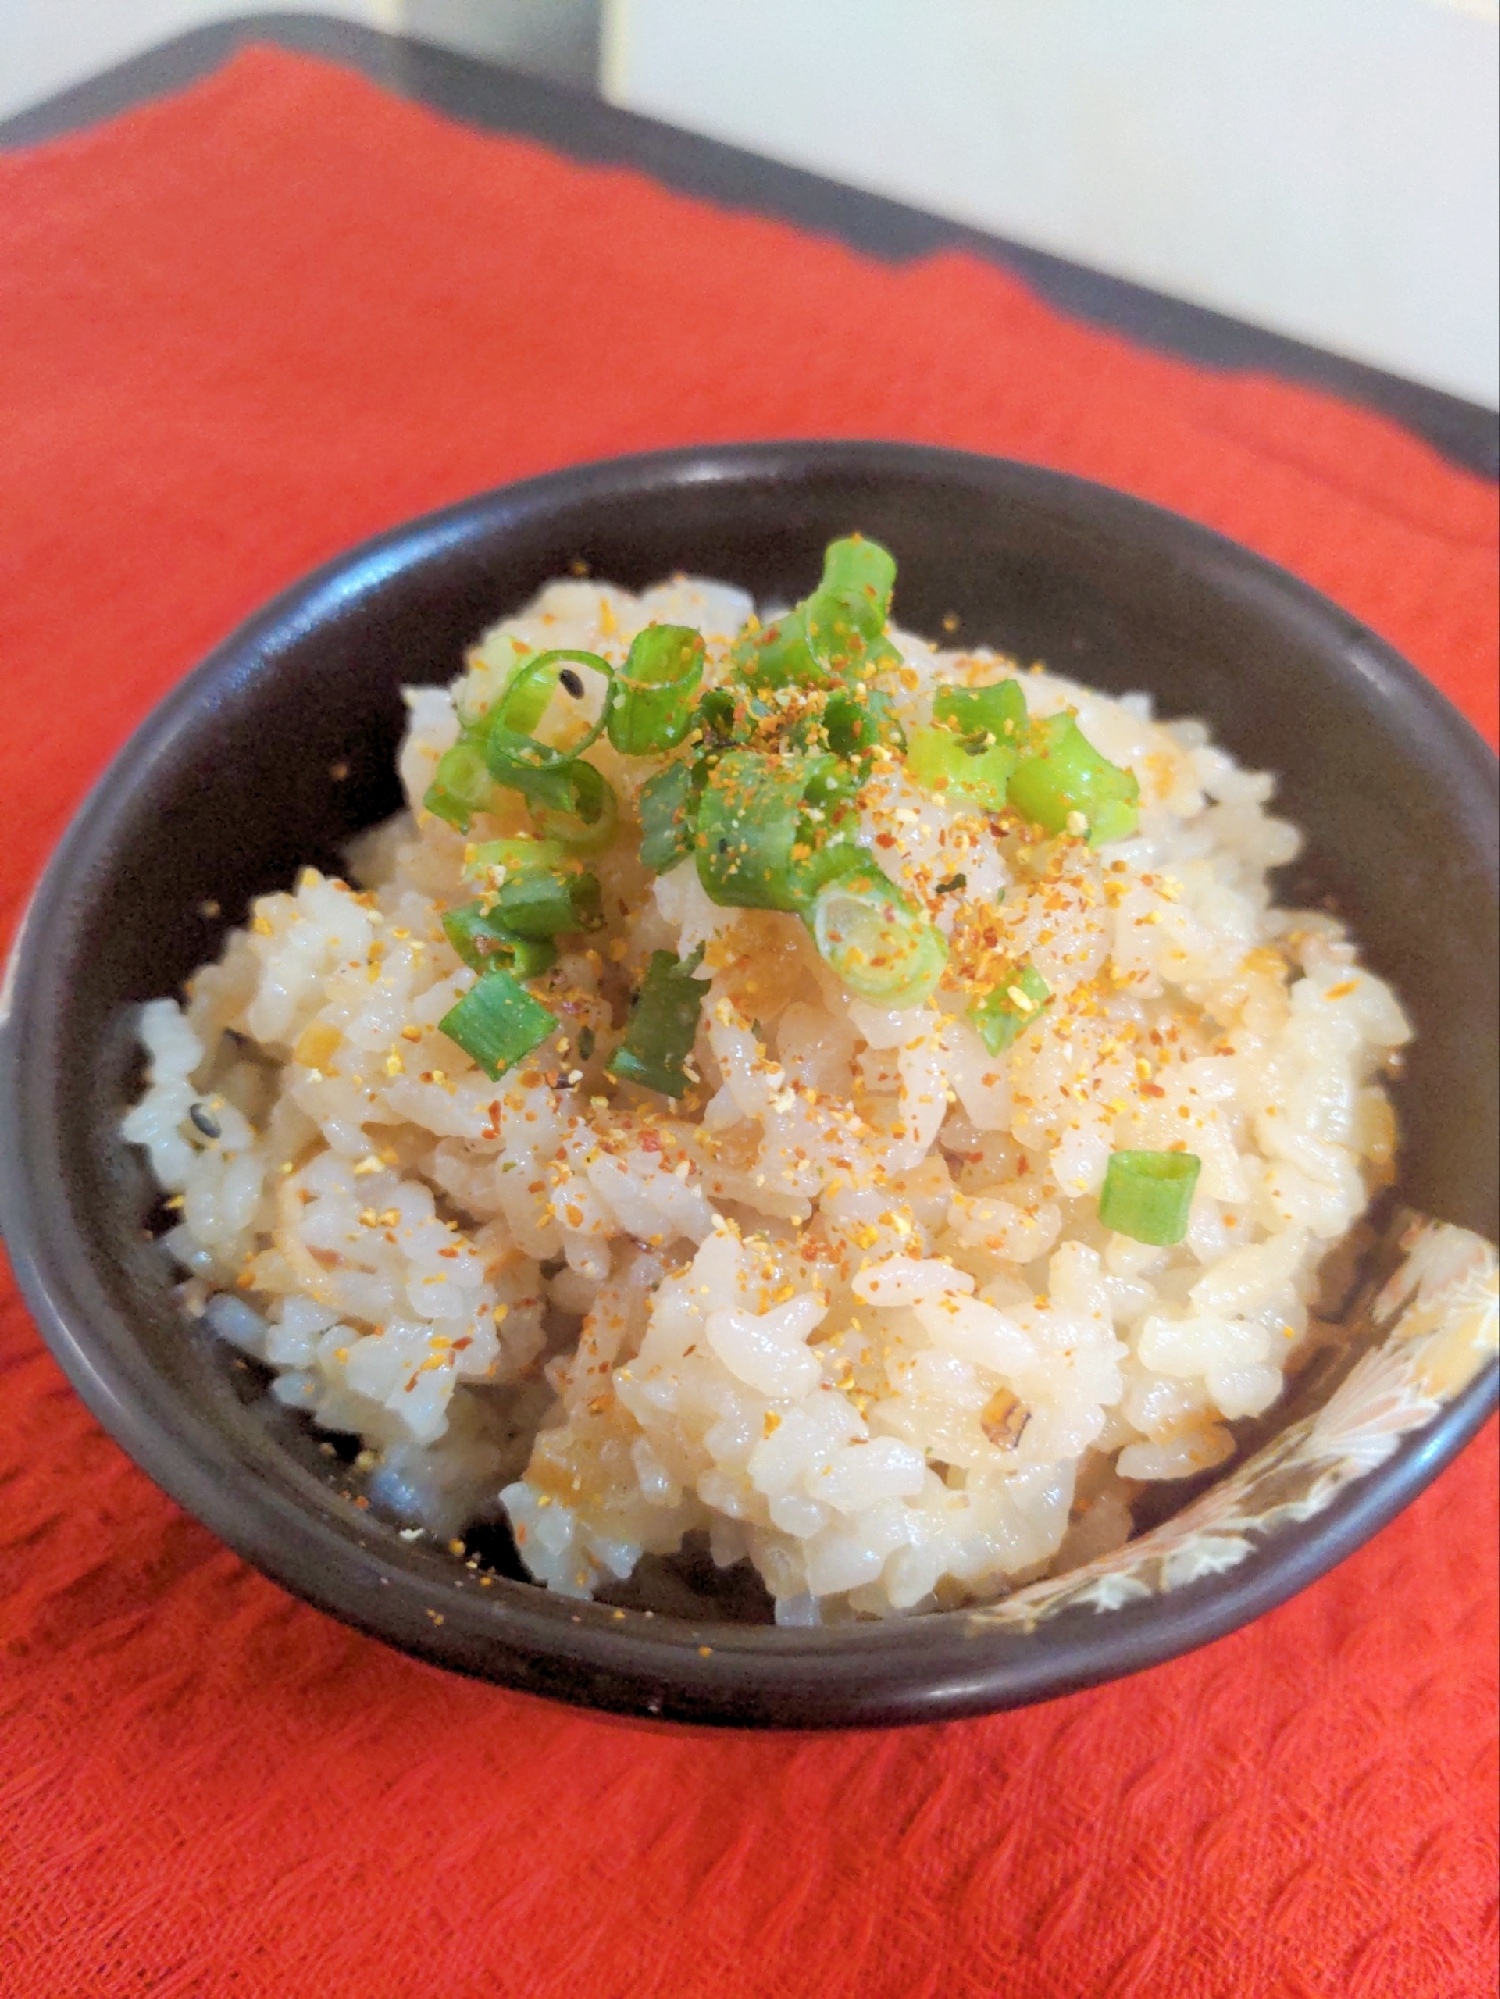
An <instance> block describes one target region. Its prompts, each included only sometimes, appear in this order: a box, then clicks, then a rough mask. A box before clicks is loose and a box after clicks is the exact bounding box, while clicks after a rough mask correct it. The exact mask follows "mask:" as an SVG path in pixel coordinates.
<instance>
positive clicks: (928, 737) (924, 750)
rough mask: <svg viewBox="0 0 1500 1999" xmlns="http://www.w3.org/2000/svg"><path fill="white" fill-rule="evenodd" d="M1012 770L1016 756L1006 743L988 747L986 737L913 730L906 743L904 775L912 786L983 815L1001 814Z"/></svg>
mask: <svg viewBox="0 0 1500 1999" xmlns="http://www.w3.org/2000/svg"><path fill="white" fill-rule="evenodd" d="M986 744H988V745H989V747H988V748H986ZM1015 768H1016V752H1015V751H1014V750H1013V749H1012V748H1011V747H1010V745H1009V744H1008V743H990V740H989V737H988V736H969V737H965V736H955V735H954V733H953V731H952V730H951V729H913V730H912V732H911V737H910V740H909V742H908V743H907V748H906V774H907V776H908V777H909V778H910V779H911V781H912V783H913V784H916V785H920V786H921V788H922V790H923V791H930V792H933V793H935V794H936V795H937V796H939V797H942V798H954V799H957V800H959V801H961V802H962V803H963V804H965V805H977V806H978V807H979V808H980V810H981V811H983V812H999V811H1001V810H1003V808H1004V806H1005V801H1006V796H1007V787H1008V785H1009V783H1010V778H1011V773H1012V772H1013V771H1014V770H1015Z"/></svg>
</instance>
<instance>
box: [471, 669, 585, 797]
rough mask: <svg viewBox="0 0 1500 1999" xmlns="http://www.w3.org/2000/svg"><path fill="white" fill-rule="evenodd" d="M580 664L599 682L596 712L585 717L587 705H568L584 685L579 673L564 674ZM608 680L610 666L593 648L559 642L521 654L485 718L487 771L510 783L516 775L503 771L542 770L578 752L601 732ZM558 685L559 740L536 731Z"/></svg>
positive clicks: (566, 761) (573, 759)
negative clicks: (563, 705) (564, 704)
mask: <svg viewBox="0 0 1500 1999" xmlns="http://www.w3.org/2000/svg"><path fill="white" fill-rule="evenodd" d="M580 666H581V667H584V668H585V669H586V670H587V671H588V672H589V673H591V674H594V675H596V676H598V677H600V678H602V680H603V683H604V685H603V687H602V689H601V690H600V692H599V697H598V698H599V706H598V712H597V714H596V715H595V717H594V719H593V720H592V721H589V720H588V719H587V711H585V710H582V709H574V707H573V703H574V702H575V701H579V700H581V698H582V695H583V693H584V692H585V688H584V684H583V679H582V675H580V674H579V673H577V672H576V671H573V672H572V673H571V681H570V679H569V677H568V676H569V674H570V671H571V670H572V669H574V668H577V667H580ZM573 682H576V683H577V684H578V693H577V694H574V692H573V687H572V683H573ZM613 682H614V669H613V668H612V667H611V666H610V664H609V662H608V661H607V660H603V659H601V658H600V657H599V655H598V653H594V652H579V651H577V650H576V649H574V648H572V647H563V648H559V649H558V650H556V651H553V652H539V653H537V654H536V655H535V657H534V658H531V659H527V660H523V661H522V663H521V665H520V666H518V667H517V668H516V671H515V672H514V674H512V676H511V678H510V681H509V682H508V683H507V685H506V688H505V691H504V692H503V693H502V694H501V696H500V699H499V700H498V701H497V702H496V703H495V705H494V707H493V708H492V709H491V710H490V713H489V716H488V718H487V720H486V721H485V723H484V751H485V756H486V758H487V759H488V762H489V766H490V772H491V774H492V776H494V777H495V778H496V779H498V781H499V782H500V783H501V784H510V783H514V781H515V780H514V779H513V778H512V777H511V776H509V775H508V772H510V771H511V770H513V769H514V768H516V767H519V768H520V769H522V770H543V769H545V768H546V767H547V766H548V765H557V764H568V763H572V762H574V761H575V760H576V759H577V758H578V757H581V756H582V755H583V753H584V751H585V750H586V749H587V748H588V747H589V745H590V744H591V743H594V742H597V741H598V739H599V737H600V736H601V735H602V734H603V733H604V723H605V716H606V714H607V713H608V710H609V706H610V694H611V692H612V688H613ZM559 687H561V688H562V689H563V691H564V693H565V694H566V696H567V700H568V709H567V710H566V711H564V718H563V725H562V726H563V734H562V740H561V741H559V742H548V741H546V740H544V739H543V738H542V737H540V736H538V735H537V733H536V731H537V730H538V729H539V728H540V727H541V724H542V722H543V721H544V720H545V719H546V717H547V714H548V711H549V710H550V709H551V707H552V705H553V695H554V693H555V691H556V690H557V689H558V688H559Z"/></svg>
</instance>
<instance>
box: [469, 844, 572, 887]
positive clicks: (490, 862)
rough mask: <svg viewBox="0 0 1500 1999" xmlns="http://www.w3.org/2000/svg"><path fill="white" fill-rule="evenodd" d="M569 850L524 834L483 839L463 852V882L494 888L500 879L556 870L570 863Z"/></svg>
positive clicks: (560, 845)
mask: <svg viewBox="0 0 1500 1999" xmlns="http://www.w3.org/2000/svg"><path fill="white" fill-rule="evenodd" d="M567 858H568V856H567V851H566V849H565V848H564V847H563V845H562V843H561V842H560V841H557V840H532V839H528V838H527V837H526V836H525V835H522V836H521V837H520V838H519V839H515V840H484V841H482V842H481V843H480V844H479V845H478V846H477V847H466V848H465V849H464V880H465V881H468V882H473V883H474V885H475V886H476V887H477V888H486V889H488V888H494V887H496V886H497V877H498V879H499V881H503V880H504V879H505V877H506V876H507V875H508V874H511V873H512V872H514V873H516V874H531V873H534V872H535V871H536V870H537V869H538V868H549V869H552V870H554V871H556V870H558V869H560V868H562V866H563V865H564V863H565V862H566V861H567Z"/></svg>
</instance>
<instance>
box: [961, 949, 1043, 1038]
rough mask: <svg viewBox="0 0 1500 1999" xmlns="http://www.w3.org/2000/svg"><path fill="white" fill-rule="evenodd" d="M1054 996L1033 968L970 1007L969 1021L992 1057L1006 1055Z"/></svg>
mask: <svg viewBox="0 0 1500 1999" xmlns="http://www.w3.org/2000/svg"><path fill="white" fill-rule="evenodd" d="M1051 997H1052V988H1051V987H1050V986H1049V985H1048V984H1047V981H1046V980H1045V979H1044V978H1043V977H1042V975H1041V973H1040V972H1038V971H1036V970H1035V969H1034V968H1033V967H1032V966H1030V965H1023V966H1022V967H1021V969H1020V970H1019V971H1018V972H1016V973H1014V974H1012V975H1011V976H1010V977H1008V978H1005V979H1003V980H1002V981H1001V982H1000V983H999V984H998V985H997V986H996V987H995V989H994V991H993V992H989V993H986V994H985V996H984V998H983V999H982V1000H980V1001H979V1002H978V1004H977V1005H975V1006H971V1007H970V1008H969V1020H970V1023H971V1025H972V1026H974V1027H975V1028H977V1029H978V1031H979V1038H980V1040H981V1041H983V1043H984V1045H985V1047H986V1048H988V1050H989V1051H990V1053H991V1055H1003V1054H1004V1053H1005V1051H1006V1049H1007V1048H1009V1047H1010V1045H1011V1043H1012V1042H1013V1041H1014V1040H1015V1038H1016V1036H1017V1035H1018V1034H1020V1033H1021V1032H1022V1030H1023V1029H1024V1028H1027V1027H1030V1026H1031V1024H1032V1022H1033V1021H1034V1020H1036V1019H1037V1017H1038V1016H1039V1015H1040V1013H1041V1011H1042V1009H1043V1007H1044V1006H1046V1004H1047V1002H1048V1000H1049V999H1051Z"/></svg>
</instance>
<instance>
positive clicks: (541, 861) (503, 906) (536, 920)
mask: <svg viewBox="0 0 1500 1999" xmlns="http://www.w3.org/2000/svg"><path fill="white" fill-rule="evenodd" d="M464 874H465V876H466V877H467V878H468V879H469V880H470V881H472V882H475V883H477V884H480V885H483V886H484V887H485V889H486V894H485V896H484V909H485V913H486V914H487V915H489V916H491V917H493V918H494V921H495V922H496V924H498V925H499V926H500V927H501V928H502V929H505V930H511V931H514V932H515V934H516V935H517V936H518V937H556V936H558V935H559V934H560V933H561V932H562V931H564V930H592V929H595V928H597V926H598V923H599V921H600V910H601V900H602V899H601V894H600V889H599V881H598V877H597V876H595V875H591V874H585V873H584V872H583V870H582V868H581V867H580V866H579V864H578V861H577V860H576V859H575V858H574V857H573V856H572V855H570V854H569V853H567V851H566V850H565V849H564V848H563V846H562V845H561V843H560V842H558V841H554V840H487V841H486V842H485V843H484V844H483V845H482V846H479V847H475V848H474V849H473V850H472V852H471V853H470V854H469V855H468V856H466V858H465V862H464Z"/></svg>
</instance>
